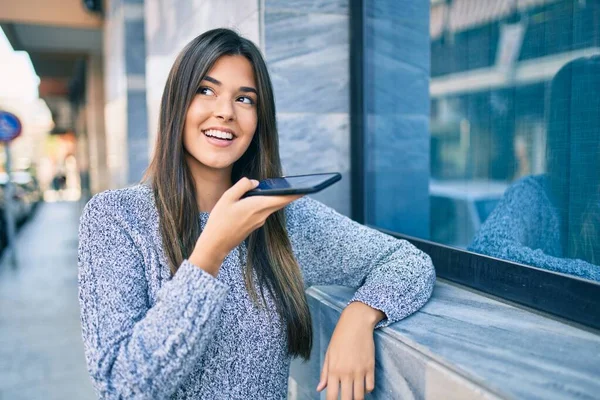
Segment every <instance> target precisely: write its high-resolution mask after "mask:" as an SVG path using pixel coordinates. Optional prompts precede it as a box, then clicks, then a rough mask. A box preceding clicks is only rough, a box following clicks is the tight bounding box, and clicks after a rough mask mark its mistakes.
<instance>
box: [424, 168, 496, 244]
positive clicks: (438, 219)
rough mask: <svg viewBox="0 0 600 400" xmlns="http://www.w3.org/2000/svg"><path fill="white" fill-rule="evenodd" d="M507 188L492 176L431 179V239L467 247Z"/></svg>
mask: <svg viewBox="0 0 600 400" xmlns="http://www.w3.org/2000/svg"><path fill="white" fill-rule="evenodd" d="M507 188H508V184H507V183H506V182H499V181H491V180H473V181H469V180H448V181H437V180H434V181H431V182H430V184H429V194H430V201H431V203H430V204H431V205H430V207H431V213H430V233H431V236H430V238H431V240H432V241H434V242H437V243H442V244H446V245H449V246H453V247H459V248H463V249H464V248H466V247H467V246H468V245H469V244H470V243H471V241H472V240H473V238H474V237H475V233H477V231H478V230H479V228H480V226H481V224H483V222H484V221H485V220H486V219H487V217H488V216H489V215H490V213H491V212H492V211H493V210H494V208H496V205H497V204H498V202H499V201H500V199H501V198H502V196H503V194H504V192H505V191H506V189H507Z"/></svg>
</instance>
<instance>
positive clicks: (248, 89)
mask: <svg viewBox="0 0 600 400" xmlns="http://www.w3.org/2000/svg"><path fill="white" fill-rule="evenodd" d="M202 80H204V81H209V82H212V83H214V84H215V85H217V86H221V82H219V81H218V80H216V79H215V78H213V77H211V76H208V75H206V76H205V77H204V78H203V79H202ZM240 91H242V92H245V93H254V94H256V95H257V96H258V93H257V91H256V89H254V88H253V87H248V86H240Z"/></svg>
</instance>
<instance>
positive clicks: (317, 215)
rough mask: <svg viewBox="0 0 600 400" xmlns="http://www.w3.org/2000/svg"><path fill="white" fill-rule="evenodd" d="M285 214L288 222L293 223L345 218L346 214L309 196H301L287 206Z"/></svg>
mask: <svg viewBox="0 0 600 400" xmlns="http://www.w3.org/2000/svg"><path fill="white" fill-rule="evenodd" d="M285 214H286V218H287V220H288V222H291V223H294V222H302V223H306V222H307V220H315V221H317V220H318V221H319V222H323V221H324V220H327V219H337V218H344V216H343V215H342V214H340V213H338V212H337V211H336V210H335V209H333V208H331V207H329V206H327V205H325V204H323V203H321V202H320V201H318V200H315V199H313V198H311V197H308V196H304V197H301V198H300V199H298V200H296V201H294V202H293V203H290V204H289V205H288V206H287V207H286V208H285Z"/></svg>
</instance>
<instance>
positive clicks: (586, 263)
mask: <svg viewBox="0 0 600 400" xmlns="http://www.w3.org/2000/svg"><path fill="white" fill-rule="evenodd" d="M599 88H600V56H595V57H591V58H580V59H577V60H574V61H572V62H570V63H568V64H567V65H565V66H564V67H563V68H562V69H561V70H560V71H559V72H558V73H557V74H556V76H555V77H554V79H553V80H552V87H551V91H550V110H549V120H548V145H547V148H548V152H547V155H548V174H546V175H543V176H529V177H526V178H524V179H521V180H519V181H517V182H516V183H515V184H513V185H512V186H511V187H510V188H509V189H508V190H507V192H506V193H505V195H504V198H503V199H502V201H501V202H500V204H499V205H498V207H497V208H496V209H495V210H494V212H493V213H492V214H491V215H490V217H489V218H488V220H487V221H486V222H485V223H484V225H483V226H482V228H481V230H480V231H479V233H478V234H477V236H476V238H475V240H474V242H473V244H472V245H471V250H473V251H477V252H480V253H484V254H488V255H491V256H494V257H499V258H503V259H509V260H513V261H516V262H520V263H524V264H529V265H533V266H537V267H541V268H545V269H549V270H552V271H557V272H563V273H568V274H573V275H577V276H580V277H584V278H588V279H594V280H597V281H600V266H598V265H600V89H599Z"/></svg>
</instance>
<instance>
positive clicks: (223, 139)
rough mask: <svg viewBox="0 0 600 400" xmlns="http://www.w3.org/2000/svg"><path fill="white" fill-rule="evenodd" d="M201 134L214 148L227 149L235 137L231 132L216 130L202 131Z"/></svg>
mask: <svg viewBox="0 0 600 400" xmlns="http://www.w3.org/2000/svg"><path fill="white" fill-rule="evenodd" d="M202 133H203V134H204V136H205V137H206V141H207V142H208V143H210V144H212V145H213V146H216V147H228V146H230V145H231V144H232V143H233V141H234V139H235V135H234V134H233V133H232V132H226V131H222V130H218V129H207V130H204V131H202Z"/></svg>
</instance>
